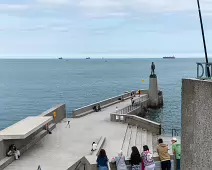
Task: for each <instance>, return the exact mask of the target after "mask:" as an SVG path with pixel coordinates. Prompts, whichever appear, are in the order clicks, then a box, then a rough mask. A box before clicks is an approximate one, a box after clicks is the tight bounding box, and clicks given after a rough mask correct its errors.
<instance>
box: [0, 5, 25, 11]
mask: <svg viewBox="0 0 212 170" xmlns="http://www.w3.org/2000/svg"><path fill="white" fill-rule="evenodd" d="M28 8H29V6H28V5H26V4H0V11H22V10H26V9H28Z"/></svg>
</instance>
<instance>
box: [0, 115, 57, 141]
mask: <svg viewBox="0 0 212 170" xmlns="http://www.w3.org/2000/svg"><path fill="white" fill-rule="evenodd" d="M52 120H53V118H52V117H51V116H45V117H43V116H30V117H27V118H25V119H23V120H21V121H19V122H17V123H15V124H14V125H12V126H9V127H8V128H6V129H4V130H2V131H0V138H1V139H3V140H8V139H25V138H27V137H28V136H29V135H31V134H32V133H34V132H35V131H37V130H38V129H40V128H42V127H43V126H45V125H46V124H47V123H50V122H51V121H52Z"/></svg>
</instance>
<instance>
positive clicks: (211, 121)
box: [181, 79, 212, 170]
mask: <svg viewBox="0 0 212 170" xmlns="http://www.w3.org/2000/svg"><path fill="white" fill-rule="evenodd" d="M211 134H212V81H210V80H209V81H207V80H197V79H183V80H182V138H181V145H182V156H181V169H182V170H208V169H211V167H212V149H211V148H212V142H211V141H212V135H211Z"/></svg>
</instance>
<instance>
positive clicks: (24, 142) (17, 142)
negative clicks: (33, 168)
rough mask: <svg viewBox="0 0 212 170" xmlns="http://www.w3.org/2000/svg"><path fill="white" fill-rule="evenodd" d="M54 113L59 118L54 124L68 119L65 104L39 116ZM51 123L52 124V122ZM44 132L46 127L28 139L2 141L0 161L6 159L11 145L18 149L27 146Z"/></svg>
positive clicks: (0, 143)
mask: <svg viewBox="0 0 212 170" xmlns="http://www.w3.org/2000/svg"><path fill="white" fill-rule="evenodd" d="M54 112H56V113H57V117H56V118H54V119H53V122H52V123H58V122H60V121H61V120H63V119H64V118H65V117H66V111H65V104H61V105H57V106H55V107H53V108H51V109H49V110H47V111H45V112H43V113H42V114H40V115H39V116H53V114H54ZM50 123H51V122H50ZM43 130H44V127H41V128H40V129H38V130H37V131H35V132H34V133H32V134H31V135H30V136H28V137H27V138H26V139H18V140H17V139H16V140H2V141H0V160H1V159H3V158H5V156H6V152H7V150H8V148H9V146H10V145H11V144H15V145H16V147H17V148H18V149H20V148H22V147H24V146H26V145H27V144H28V143H29V142H30V141H32V140H33V138H34V137H35V136H36V135H37V134H38V133H40V132H41V131H43Z"/></svg>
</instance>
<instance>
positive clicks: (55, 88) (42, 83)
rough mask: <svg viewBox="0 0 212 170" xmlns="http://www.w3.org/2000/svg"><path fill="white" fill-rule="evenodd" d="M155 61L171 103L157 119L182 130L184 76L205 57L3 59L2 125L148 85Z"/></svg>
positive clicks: (190, 74) (193, 73)
mask: <svg viewBox="0 0 212 170" xmlns="http://www.w3.org/2000/svg"><path fill="white" fill-rule="evenodd" d="M152 61H154V62H155V64H156V73H157V76H158V81H159V87H160V89H161V90H162V91H163V94H164V104H165V105H164V108H163V109H161V110H159V111H156V112H154V113H152V115H151V119H153V120H156V121H159V122H161V123H162V124H163V127H165V128H172V126H174V127H176V128H180V126H181V79H182V78H185V77H195V76H196V61H203V59H175V60H164V59H110V60H107V62H105V60H103V59H96V60H94V59H91V60H83V59H81V60H0V73H1V74H0V77H1V79H0V80H1V81H0V108H1V109H0V129H2V128H5V127H7V126H8V125H11V124H13V123H14V122H17V121H18V120H21V119H23V118H25V117H26V116H32V115H38V114H40V113H41V112H43V111H45V110H47V109H49V108H51V107H53V106H54V105H56V104H58V103H66V106H67V112H68V114H70V113H71V110H73V109H75V108H79V107H82V106H84V105H87V104H90V103H93V102H97V101H99V100H103V99H106V98H109V97H112V96H115V95H119V94H121V93H123V92H124V91H129V90H133V89H138V88H140V89H147V88H148V85H149V78H148V77H149V74H150V65H151V62H152ZM142 79H144V80H145V82H144V83H142V82H141V80H142Z"/></svg>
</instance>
